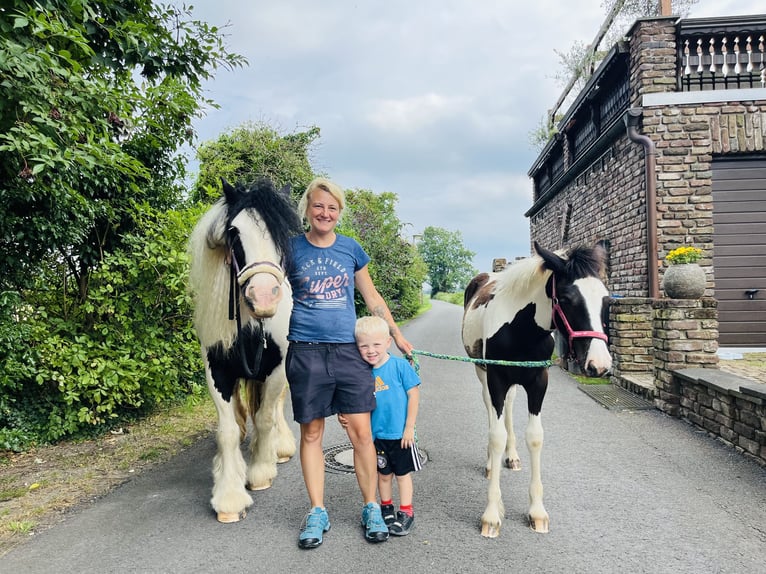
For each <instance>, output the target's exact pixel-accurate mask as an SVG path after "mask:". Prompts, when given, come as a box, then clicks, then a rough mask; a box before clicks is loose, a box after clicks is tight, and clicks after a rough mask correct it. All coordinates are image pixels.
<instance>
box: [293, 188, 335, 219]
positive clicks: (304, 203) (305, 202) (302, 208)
mask: <svg viewBox="0 0 766 574" xmlns="http://www.w3.org/2000/svg"><path fill="white" fill-rule="evenodd" d="M315 189H321V190H323V191H326V192H327V193H329V194H330V195H332V196H333V197H334V198H335V201H337V202H338V207H339V208H340V212H339V213H338V218H339V219H340V214H342V213H343V210H344V209H345V208H346V194H345V193H344V192H343V190H342V189H341V188H340V186H339V185H338V184H336V183H333V182H332V181H330V180H329V179H327V178H325V177H317V178H314V179H313V180H312V181H311V183H310V184H309V185H308V187H307V188H306V191H304V192H303V195H302V196H301V199H300V201H299V202H298V215H300V216H301V217H302V218H303V219H304V220H307V219H308V210H309V200H310V199H311V192H312V191H314V190H315Z"/></svg>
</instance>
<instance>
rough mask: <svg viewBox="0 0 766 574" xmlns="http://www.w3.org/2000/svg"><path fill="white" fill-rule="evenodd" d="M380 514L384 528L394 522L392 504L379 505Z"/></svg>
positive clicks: (394, 515)
mask: <svg viewBox="0 0 766 574" xmlns="http://www.w3.org/2000/svg"><path fill="white" fill-rule="evenodd" d="M380 513H381V514H382V515H383V522H385V523H386V526H387V527H389V526H391V525H392V524H393V523H394V522H395V521H396V511H395V510H394V505H393V504H381V505H380Z"/></svg>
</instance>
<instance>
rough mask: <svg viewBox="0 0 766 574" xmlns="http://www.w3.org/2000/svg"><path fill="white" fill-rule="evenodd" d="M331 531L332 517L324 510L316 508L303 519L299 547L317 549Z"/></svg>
mask: <svg viewBox="0 0 766 574" xmlns="http://www.w3.org/2000/svg"><path fill="white" fill-rule="evenodd" d="M328 530H330V517H329V516H328V515H327V511H326V510H325V509H324V508H320V507H319V506H315V507H314V508H312V509H311V510H310V511H309V513H308V514H307V515H306V518H304V519H303V524H302V525H301V534H300V536H299V537H298V546H300V547H301V548H316V547H317V546H319V545H320V544H322V535H323V534H324V533H325V532H327V531H328Z"/></svg>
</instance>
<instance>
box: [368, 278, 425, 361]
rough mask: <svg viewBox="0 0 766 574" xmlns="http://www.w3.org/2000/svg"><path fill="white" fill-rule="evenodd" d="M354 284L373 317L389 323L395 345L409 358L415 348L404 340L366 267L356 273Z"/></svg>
mask: <svg viewBox="0 0 766 574" xmlns="http://www.w3.org/2000/svg"><path fill="white" fill-rule="evenodd" d="M354 283H355V285H356V288H357V289H358V290H359V292H360V293H361V294H362V298H363V299H364V303H365V305H367V309H368V310H369V311H370V313H371V314H372V315H375V316H377V317H381V318H383V320H384V321H385V322H386V323H388V331H389V333H391V337H393V339H394V343H396V346H397V347H398V349H399V350H400V351H401V352H402V354H404V355H405V356H406V357H409V356H410V355H411V353H412V349H414V347H413V346H412V344H410V342H409V341H408V340H407V339H405V338H404V335H402V332H401V331H400V330H399V326H398V325H397V324H396V321H394V316H393V315H392V314H391V310H390V309H389V308H388V305H386V301H385V299H383V297H382V296H381V294H380V293H378V290H377V289H376V288H375V285H374V284H373V282H372V277H370V272H369V270H368V269H367V266H366V265H365V266H364V267H362V268H361V269H360V270H359V271H357V272H356V273H354Z"/></svg>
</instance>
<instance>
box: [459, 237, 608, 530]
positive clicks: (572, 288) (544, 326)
mask: <svg viewBox="0 0 766 574" xmlns="http://www.w3.org/2000/svg"><path fill="white" fill-rule="evenodd" d="M535 250H536V252H537V255H535V256H532V257H529V258H527V259H522V260H520V261H517V262H515V263H513V264H511V265H510V266H508V267H507V268H506V269H504V270H503V271H500V272H498V273H482V274H480V275H478V276H476V277H475V278H474V279H473V280H472V281H471V282H470V284H469V285H468V287H467V288H466V290H465V309H464V314H463V324H462V332H463V333H462V334H463V345H464V346H465V350H466V353H467V354H468V356H470V357H473V358H478V359H490V360H502V361H545V360H548V359H550V358H551V355H552V353H553V347H554V342H553V337H552V336H551V334H552V332H553V330H554V329H558V330H559V331H560V333H561V334H562V336H564V338H565V339H566V340H567V342H568V343H569V352H570V354H571V355H573V356H574V358H575V359H576V360H577V362H578V363H579V364H580V366H581V367H582V369H583V371H584V372H585V373H587V374H588V375H589V376H594V377H597V376H602V375H603V374H605V373H606V372H607V371H609V370H610V369H611V366H612V359H611V356H610V354H609V348H608V346H607V337H606V334H605V332H604V317H605V313H606V299H605V298H606V297H607V295H608V292H607V289H606V287H605V286H604V284H603V282H602V280H601V278H600V277H601V274H602V272H603V267H604V261H605V253H604V251H603V249H602V248H600V247H594V248H586V247H578V248H575V249H572V250H571V251H569V253H568V254H562V255H559V254H556V253H553V252H551V251H548V250H546V249H543V248H541V247H540V246H539V245H538V244H537V242H535ZM476 374H477V376H478V377H479V380H480V381H481V384H482V387H483V390H482V392H483V396H484V404H485V405H486V407H487V414H488V417H489V440H488V446H487V458H488V460H487V466H486V472H487V475H488V476H489V493H488V500H487V507H486V509H485V511H484V514H483V516H482V519H481V522H482V528H481V533H482V535H483V536H486V537H488V538H495V537H497V536H498V535H499V534H500V525H501V523H502V518H503V515H504V507H503V501H502V496H501V493H500V469H501V463H502V456H503V452H505V464H506V466H507V467H508V468H512V469H516V470H518V469H519V468H520V467H521V466H520V461H519V455H518V452H517V450H516V437H515V435H514V433H513V424H512V410H513V400H514V397H515V396H516V389H517V385H521V386H522V387H524V390H525V391H526V393H527V407H528V410H529V420H528V422H527V427H526V443H527V448H528V449H529V455H530V465H531V480H530V485H529V523H530V526H531V527H532V528H533V529H534V530H535V531H537V532H548V513H547V512H546V510H545V507H544V506H543V485H542V480H541V473H540V454H541V451H542V447H543V426H542V422H541V420H540V411H541V409H542V405H543V399H544V398H545V392H546V389H547V387H548V368H547V367H523V366H498V365H493V364H481V363H480V364H477V365H476Z"/></svg>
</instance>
